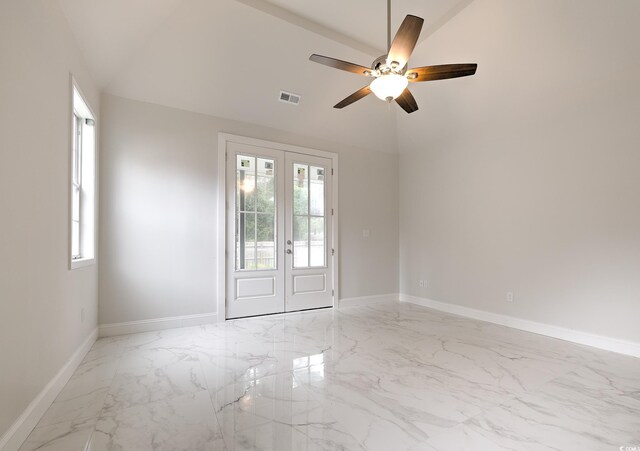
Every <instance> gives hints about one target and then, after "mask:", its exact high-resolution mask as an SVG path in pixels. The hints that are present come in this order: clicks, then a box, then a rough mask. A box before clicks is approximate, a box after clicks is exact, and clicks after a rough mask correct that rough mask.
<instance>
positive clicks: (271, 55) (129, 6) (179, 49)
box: [58, 0, 472, 151]
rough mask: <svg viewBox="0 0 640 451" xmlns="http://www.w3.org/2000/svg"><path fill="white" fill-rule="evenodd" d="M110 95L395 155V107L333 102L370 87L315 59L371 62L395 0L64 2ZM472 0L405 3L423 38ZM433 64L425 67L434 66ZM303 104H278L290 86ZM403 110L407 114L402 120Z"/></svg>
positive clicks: (399, 0)
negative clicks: (419, 21) (420, 23)
mask: <svg viewBox="0 0 640 451" xmlns="http://www.w3.org/2000/svg"><path fill="white" fill-rule="evenodd" d="M58 1H59V2H60V5H61V7H62V9H63V11H64V13H65V15H66V16H67V19H68V22H69V25H70V28H71V29H72V31H73V33H74V35H75V37H76V40H77V41H78V46H79V48H80V51H81V52H82V54H83V56H84V59H85V61H86V63H87V65H88V67H89V70H90V71H91V72H92V75H93V77H94V80H95V82H96V84H97V85H98V87H99V88H100V89H101V90H103V91H104V92H106V93H109V94H114V95H118V96H122V97H127V98H131V99H135V100H141V101H146V102H150V103H156V104H160V105H166V106H171V107H176V108H181V109H185V110H189V111H194V112H200V113H205V114H210V115H214V116H219V117H225V118H229V119H236V120H241V121H245V122H251V123H257V124H260V125H265V126H269V127H274V128H279V129H282V130H285V131H291V132H294V133H299V134H306V135H310V136H318V137H325V136H326V135H328V134H330V136H331V138H332V139H334V140H336V141H340V142H344V143H347V144H350V145H356V146H359V147H367V148H372V149H375V150H382V151H393V150H392V149H393V148H395V109H396V107H395V105H392V106H391V108H389V107H388V106H387V105H385V104H384V103H382V102H380V101H378V100H377V99H374V98H373V96H370V97H371V98H367V99H364V100H363V101H361V102H358V104H354V105H353V106H351V107H349V108H347V109H345V110H340V111H337V110H333V109H332V106H333V105H334V104H335V103H337V102H338V101H339V100H341V99H343V98H344V97H346V96H347V95H349V94H351V93H352V92H354V91H356V90H358V89H359V88H361V87H362V86H364V85H366V84H368V80H367V79H364V78H361V77H358V76H357V75H353V74H349V73H344V72H341V71H336V70H332V69H330V68H326V67H324V66H320V65H317V64H314V63H312V62H309V61H308V58H309V55H310V54H311V53H320V54H325V55H331V56H333V57H336V58H340V59H344V60H348V61H353V62H356V63H359V64H362V65H365V66H368V65H370V63H371V61H372V60H373V59H374V58H375V57H377V56H379V55H381V54H382V53H384V48H385V45H386V19H385V15H386V1H384V0H375V1H372V0H350V1H349V2H345V1H341V0H323V1H321V2H319V1H316V0H109V1H108V2H105V1H104V0H58ZM471 1H472V0H429V1H424V0H396V1H394V2H393V16H392V18H393V20H392V32H393V33H395V30H396V29H397V27H398V26H399V25H400V23H401V21H402V19H403V18H404V16H405V15H406V14H414V15H418V16H421V17H423V18H425V27H424V31H423V35H422V39H424V38H425V37H426V36H428V35H429V34H430V33H432V32H434V31H435V30H436V29H437V28H438V27H440V26H442V25H443V24H444V23H445V22H446V21H447V20H449V19H451V18H452V17H453V16H455V15H456V14H457V13H458V12H459V11H460V10H461V9H463V8H464V7H465V6H467V5H468V4H469V3H471ZM425 63H426V62H425ZM281 89H282V90H289V91H292V92H294V93H297V94H300V95H302V102H301V104H300V106H299V107H292V106H289V105H285V104H282V103H280V102H277V96H278V93H279V91H280V90H281ZM403 114H404V113H403Z"/></svg>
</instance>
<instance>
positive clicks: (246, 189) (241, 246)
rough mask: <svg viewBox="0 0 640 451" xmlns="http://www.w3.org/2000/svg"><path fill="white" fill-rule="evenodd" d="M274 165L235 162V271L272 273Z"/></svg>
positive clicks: (257, 160) (249, 159)
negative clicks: (265, 270)
mask: <svg viewBox="0 0 640 451" xmlns="http://www.w3.org/2000/svg"><path fill="white" fill-rule="evenodd" d="M275 171H276V168H275V161H274V160H272V159H267V158H256V157H253V156H246V155H238V156H237V158H236V214H237V216H236V270H260V269H275V268H276V267H277V266H276V233H275V230H276V198H275V177H276V172H275Z"/></svg>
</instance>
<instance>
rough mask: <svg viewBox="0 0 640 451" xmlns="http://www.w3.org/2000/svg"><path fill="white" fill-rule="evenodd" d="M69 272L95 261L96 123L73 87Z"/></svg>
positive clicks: (78, 92)
mask: <svg viewBox="0 0 640 451" xmlns="http://www.w3.org/2000/svg"><path fill="white" fill-rule="evenodd" d="M71 121H72V124H71V128H72V139H71V171H70V173H71V177H70V182H71V208H70V212H71V218H70V228H71V230H70V237H71V243H70V255H71V269H75V268H78V267H81V266H86V265H88V264H91V263H93V261H94V258H95V193H96V188H95V179H96V177H95V172H96V171H95V158H96V156H95V155H96V132H95V128H96V123H95V117H94V115H93V113H92V112H91V110H90V109H89V106H88V105H87V103H86V102H85V101H84V99H83V97H82V95H81V94H80V91H79V89H78V87H77V86H76V84H75V82H74V83H73V114H72V116H71Z"/></svg>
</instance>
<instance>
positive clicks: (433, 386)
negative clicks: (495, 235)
mask: <svg viewBox="0 0 640 451" xmlns="http://www.w3.org/2000/svg"><path fill="white" fill-rule="evenodd" d="M634 446H637V447H638V449H640V359H635V358H632V357H627V356H622V355H618V354H614V353H610V352H606V351H600V350H597V349H593V348H589V347H585V346H580V345H575V344H572V343H568V342H564V341H561V340H555V339H552V338H547V337H543V336H540V335H535V334H530V333H527V332H522V331H518V330H515V329H509V328H506V327H502V326H496V325H493V324H488V323H483V322H479V321H474V320H470V319H465V318H461V317H456V316H452V315H447V314H444V313H440V312H436V311H432V310H429V309H426V308H423V307H419V306H415V305H412V304H403V303H378V304H372V305H370V306H367V307H351V308H345V309H340V310H320V311H313V312H303V313H295V314H288V315H276V316H269V317H264V318H250V319H242V320H236V321H228V322H226V323H220V324H211V325H206V326H201V327H193V328H183V329H172V330H165V331H161V332H149V333H142V334H135V335H126V336H119V337H112V338H105V339H101V340H99V341H97V342H96V343H95V345H94V346H93V348H92V349H91V351H90V352H89V353H88V354H87V356H86V358H85V359H84V361H83V362H82V364H81V365H80V367H79V368H78V370H77V371H76V372H75V374H74V375H73V377H72V378H71V380H70V381H69V383H68V384H67V385H66V386H65V388H64V389H63V391H62V392H61V393H60V395H59V396H58V398H57V399H56V401H55V402H54V404H53V405H52V406H51V408H50V409H49V410H48V411H47V413H46V414H45V415H44V416H43V418H42V420H41V421H40V423H39V424H38V426H37V427H36V428H35V429H34V431H33V432H32V433H31V435H30V436H29V437H28V439H27V441H26V442H25V443H24V444H23V446H22V448H21V451H32V450H48V451H54V450H55V451H107V450H109V451H111V450H113V451H115V450H119V451H120V450H122V451H128V450H131V451H146V450H167V451H168V450H190V451H199V450H229V451H241V450H274V451H288V450H383V451H395V450H412V451H417V450H429V451H434V450H446V451H448V450H474V451H475V450H581V451H585V450H596V451H600V450H619V449H621V448H620V447H630V448H629V449H633V448H632V447H634Z"/></svg>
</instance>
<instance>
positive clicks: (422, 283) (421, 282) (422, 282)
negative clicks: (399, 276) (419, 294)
mask: <svg viewBox="0 0 640 451" xmlns="http://www.w3.org/2000/svg"><path fill="white" fill-rule="evenodd" d="M418 285H419V286H420V288H424V280H420V282H418Z"/></svg>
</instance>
